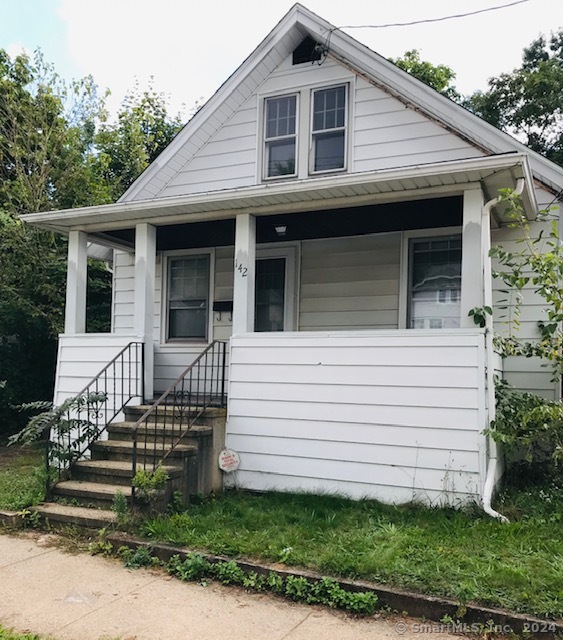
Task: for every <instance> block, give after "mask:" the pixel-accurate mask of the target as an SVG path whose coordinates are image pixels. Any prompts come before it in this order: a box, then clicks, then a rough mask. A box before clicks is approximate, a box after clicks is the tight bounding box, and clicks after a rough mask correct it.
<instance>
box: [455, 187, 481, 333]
mask: <svg viewBox="0 0 563 640" xmlns="http://www.w3.org/2000/svg"><path fill="white" fill-rule="evenodd" d="M483 204H484V200H483V192H482V191H481V189H468V190H466V191H464V192H463V235H462V242H461V245H462V249H461V251H462V253H461V318H460V326H461V327H462V328H463V327H465V328H473V329H474V328H475V323H474V322H473V318H470V317H469V315H468V314H469V311H470V310H471V309H473V308H474V307H481V306H483V250H482V247H481V238H482V234H481V212H482V210H483Z"/></svg>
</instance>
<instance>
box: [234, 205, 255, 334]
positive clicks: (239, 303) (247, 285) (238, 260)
mask: <svg viewBox="0 0 563 640" xmlns="http://www.w3.org/2000/svg"><path fill="white" fill-rule="evenodd" d="M255 274H256V218H255V217H254V216H251V215H250V214H248V213H241V214H239V215H238V216H237V218H236V230H235V279H234V294H233V335H237V334H239V333H252V332H253V331H254V282H255Z"/></svg>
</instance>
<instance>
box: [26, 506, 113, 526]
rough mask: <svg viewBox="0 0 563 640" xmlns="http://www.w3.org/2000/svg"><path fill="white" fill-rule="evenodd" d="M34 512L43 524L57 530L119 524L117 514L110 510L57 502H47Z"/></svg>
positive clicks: (37, 507)
mask: <svg viewBox="0 0 563 640" xmlns="http://www.w3.org/2000/svg"><path fill="white" fill-rule="evenodd" d="M33 510H34V511H35V512H36V513H38V514H39V516H40V517H41V520H42V521H43V522H45V523H48V524H49V526H52V527H55V528H56V527H62V526H65V525H75V526H77V527H83V528H86V529H102V528H103V527H107V526H108V525H112V524H115V523H116V522H117V516H116V515H115V513H114V512H113V511H109V510H108V509H87V508H85V507H73V506H69V505H65V504H58V503H57V502H45V503H43V504H40V505H37V506H36V507H34V508H33Z"/></svg>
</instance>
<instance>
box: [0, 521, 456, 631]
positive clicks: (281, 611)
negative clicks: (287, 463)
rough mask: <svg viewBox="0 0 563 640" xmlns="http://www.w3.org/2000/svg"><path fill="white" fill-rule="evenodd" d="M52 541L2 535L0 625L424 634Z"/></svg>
mask: <svg viewBox="0 0 563 640" xmlns="http://www.w3.org/2000/svg"><path fill="white" fill-rule="evenodd" d="M52 545H53V536H45V535H40V534H33V533H32V534H26V535H20V536H18V537H12V536H7V535H0V624H2V625H4V626H5V627H13V628H14V629H16V630H17V631H20V632H22V631H31V632H34V633H39V634H44V635H51V636H53V637H54V638H56V639H57V640H67V639H68V640H101V639H102V638H104V639H108V640H109V639H110V638H111V639H112V640H114V639H117V638H119V639H120V640H184V639H185V640H191V639H194V640H196V639H197V640H223V639H225V640H227V639H228V640H246V639H248V640H251V639H256V640H262V639H267V640H285V639H287V640H308V639H310V638H314V639H315V640H360V639H361V640H366V639H367V640H376V639H377V640H379V639H394V640H398V639H399V638H409V639H411V640H414V638H420V637H421V632H420V631H419V630H418V629H417V627H416V626H415V621H412V620H406V619H402V618H396V619H387V620H377V619H375V618H371V619H353V618H351V617H349V616H346V615H344V614H341V613H337V612H333V611H330V610H327V609H323V608H320V607H308V606H304V605H296V604H292V603H290V602H286V601H284V600H282V599H278V598H275V597H273V596H271V595H266V594H252V593H246V592H244V591H242V590H241V589H236V588H230V587H222V586H220V585H215V584H212V585H209V586H207V587H202V586H200V585H197V584H188V583H182V582H180V581H178V580H177V579H175V578H171V577H169V576H167V575H166V574H164V572H162V571H159V570H136V571H132V570H128V569H125V568H124V567H123V565H122V564H121V563H120V562H119V561H116V560H112V559H108V558H102V557H99V556H95V557H94V556H90V555H88V554H85V553H82V554H79V555H71V554H68V553H65V552H63V551H61V550H59V549H57V548H55V547H54V546H52ZM416 631H418V632H416ZM430 635H434V634H431V633H424V637H428V636H430ZM435 635H437V636H439V637H440V639H441V640H449V639H451V640H453V638H454V636H453V635H450V634H448V633H439V634H435ZM456 637H457V638H459V636H456Z"/></svg>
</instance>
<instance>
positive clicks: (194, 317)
mask: <svg viewBox="0 0 563 640" xmlns="http://www.w3.org/2000/svg"><path fill="white" fill-rule="evenodd" d="M208 314H209V255H201V256H184V257H178V258H170V259H169V260H168V336H167V337H168V339H169V340H206V339H207V328H208V317H209V316H208Z"/></svg>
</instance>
